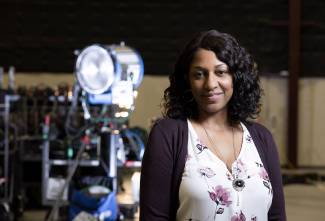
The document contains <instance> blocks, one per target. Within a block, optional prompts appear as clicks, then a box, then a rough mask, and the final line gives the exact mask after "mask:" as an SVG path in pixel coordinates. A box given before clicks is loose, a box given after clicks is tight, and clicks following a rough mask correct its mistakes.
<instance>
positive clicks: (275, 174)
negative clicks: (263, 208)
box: [264, 130, 287, 221]
mask: <svg viewBox="0 0 325 221" xmlns="http://www.w3.org/2000/svg"><path fill="white" fill-rule="evenodd" d="M264 144H265V145H266V147H267V161H268V167H269V173H270V174H269V177H270V181H271V185H272V189H273V200H272V205H271V208H270V210H269V213H268V220H269V221H272V220H277V221H279V220H287V218H286V212H285V202H284V194H283V184H282V174H281V168H280V160H279V155H278V150H277V147H276V145H275V142H274V140H273V137H272V134H271V132H270V131H268V130H267V136H265V140H264Z"/></svg>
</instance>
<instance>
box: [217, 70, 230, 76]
mask: <svg viewBox="0 0 325 221" xmlns="http://www.w3.org/2000/svg"><path fill="white" fill-rule="evenodd" d="M227 73H228V72H227V71H226V70H220V71H217V74H218V75H224V74H227Z"/></svg>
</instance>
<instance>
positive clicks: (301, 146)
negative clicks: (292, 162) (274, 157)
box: [260, 77, 325, 167]
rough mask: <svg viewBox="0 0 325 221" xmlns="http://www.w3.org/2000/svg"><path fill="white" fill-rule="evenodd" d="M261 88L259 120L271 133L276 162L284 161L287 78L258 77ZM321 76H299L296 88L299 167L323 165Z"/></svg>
mask: <svg viewBox="0 0 325 221" xmlns="http://www.w3.org/2000/svg"><path fill="white" fill-rule="evenodd" d="M261 87H262V88H263V89H264V91H265V96H264V98H263V100H262V103H263V106H262V111H261V115H260V123H261V124H263V125H264V126H266V127H267V128H268V129H269V130H270V131H271V133H272V135H273V138H274V140H275V143H276V145H277V147H278V151H279V155H280V162H281V164H282V165H284V164H285V162H286V153H287V136H288V135H287V127H288V114H290V113H288V112H287V110H288V91H287V88H288V78H287V77H261ZM324 94H325V78H301V79H300V80H299V87H298V105H299V107H298V160H297V162H298V163H297V164H298V166H300V167H324V166H325V152H324V148H325V136H324V135H323V134H324V131H325V124H324V122H325V115H324V110H325V98H324Z"/></svg>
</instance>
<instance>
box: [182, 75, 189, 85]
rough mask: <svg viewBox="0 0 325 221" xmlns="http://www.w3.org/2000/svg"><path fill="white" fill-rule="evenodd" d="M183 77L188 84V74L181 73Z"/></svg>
mask: <svg viewBox="0 0 325 221" xmlns="http://www.w3.org/2000/svg"><path fill="white" fill-rule="evenodd" d="M183 78H184V80H185V81H186V82H187V83H188V84H190V79H189V77H188V74H183Z"/></svg>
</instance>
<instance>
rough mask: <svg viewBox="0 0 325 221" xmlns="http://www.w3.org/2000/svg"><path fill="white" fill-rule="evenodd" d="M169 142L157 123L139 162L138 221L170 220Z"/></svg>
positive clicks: (170, 171) (170, 179)
mask: <svg viewBox="0 0 325 221" xmlns="http://www.w3.org/2000/svg"><path fill="white" fill-rule="evenodd" d="M171 148H172V147H171V141H169V140H168V137H167V136H166V133H165V131H164V130H163V128H162V127H161V125H160V124H159V122H157V123H156V124H155V125H154V126H153V128H152V130H151V132H150V134H149V138H148V141H147V145H146V150H145V153H144V156H143V159H142V168H141V181H140V221H153V220H155V221H156V220H157V221H160V220H161V221H162V220H163V221H166V220H170V205H171V188H172V187H171V183H172V175H173V164H174V163H173V154H172V149H171Z"/></svg>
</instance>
